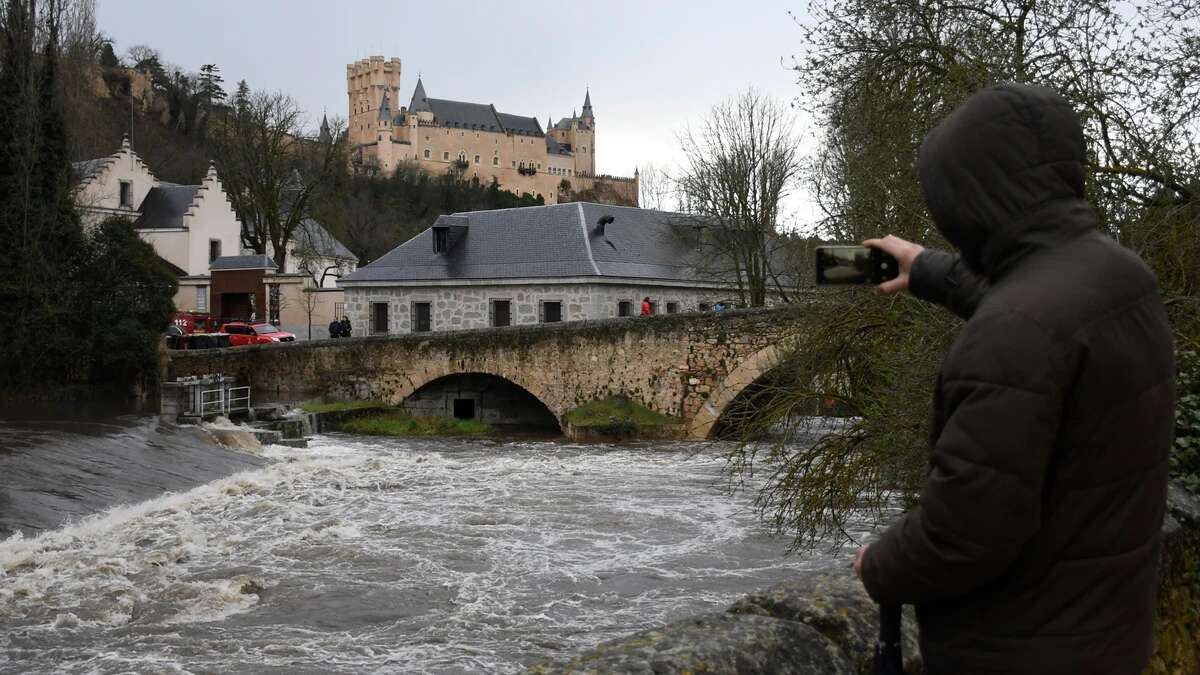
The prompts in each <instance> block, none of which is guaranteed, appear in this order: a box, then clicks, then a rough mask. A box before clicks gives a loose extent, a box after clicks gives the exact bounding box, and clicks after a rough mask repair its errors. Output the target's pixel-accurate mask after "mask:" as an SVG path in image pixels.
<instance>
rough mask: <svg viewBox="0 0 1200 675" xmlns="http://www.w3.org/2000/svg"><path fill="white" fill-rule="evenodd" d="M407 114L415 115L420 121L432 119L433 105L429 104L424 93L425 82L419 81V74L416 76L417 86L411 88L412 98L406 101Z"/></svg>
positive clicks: (430, 120)
mask: <svg viewBox="0 0 1200 675" xmlns="http://www.w3.org/2000/svg"><path fill="white" fill-rule="evenodd" d="M408 114H410V115H416V117H417V119H418V120H420V121H422V122H432V121H433V107H432V106H430V105H429V98H428V97H427V96H426V95H425V83H424V82H422V81H421V78H420V76H418V77H417V86H416V88H415V89H413V95H412V100H411V101H409V103H408Z"/></svg>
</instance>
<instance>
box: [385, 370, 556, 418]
mask: <svg viewBox="0 0 1200 675" xmlns="http://www.w3.org/2000/svg"><path fill="white" fill-rule="evenodd" d="M405 379H406V382H405V383H404V384H403V386H401V387H399V388H397V389H396V390H395V391H394V393H393V394H392V395H391V396H390V397H389V403H391V404H392V405H396V406H403V407H404V408H406V409H408V410H410V411H413V412H416V413H421V412H424V413H426V414H433V415H453V416H454V417H460V418H464V419H476V420H479V421H482V422H485V423H488V424H491V425H494V426H510V427H523V428H530V429H533V428H537V429H544V430H546V431H550V430H551V428H553V430H555V431H558V432H560V433H561V431H562V419H561V413H559V412H558V411H556V410H554V409H553V408H552V407H551V406H550V405H548V404H547V402H546V400H545V399H544V398H543V397H544V396H545V394H544V393H542V392H539V391H537V389H538V388H537V386H536V385H534V384H533V383H532V382H528V381H526V382H521V381H520V380H522V379H526V378H521V377H520V376H515V377H513V376H509V375H507V374H498V373H492V372H487V371H485V370H481V369H475V368H469V367H447V368H430V369H423V370H422V373H421V375H420V376H419V377H408V378H405Z"/></svg>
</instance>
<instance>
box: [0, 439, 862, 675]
mask: <svg viewBox="0 0 1200 675" xmlns="http://www.w3.org/2000/svg"><path fill="white" fill-rule="evenodd" d="M725 449H726V448H723V447H721V446H705V447H702V448H699V449H697V447H696V446H693V445H691V444H683V443H658V444H654V445H626V446H604V445H573V444H568V443H564V442H555V441H539V440H527V441H511V442H501V441H497V440H392V439H387V440H376V439H364V438H361V437H351V436H344V435H337V434H334V435H324V436H318V437H317V438H316V439H315V440H314V442H313V443H312V445H311V446H310V447H309V448H308V449H305V450H295V449H286V448H279V447H272V448H268V450H267V451H266V455H267V456H268V458H270V459H272V460H274V461H273V462H272V463H270V464H267V465H265V466H261V467H251V468H249V469H248V470H244V471H242V472H241V473H237V474H235V475H233V476H231V477H228V478H224V479H221V480H216V481H214V482H211V483H208V484H205V485H202V486H200V487H196V488H194V489H190V490H188V491H186V492H180V493H175V494H168V495H165V496H160V497H158V498H154V499H151V500H149V501H145V502H142V503H140V504H136V505H133V506H122V507H117V508H115V509H112V510H109V511H107V512H104V513H101V514H98V515H95V516H91V517H88V518H85V519H83V520H81V521H78V522H74V523H71V524H69V525H67V526H65V527H63V528H61V529H56V530H50V531H46V532H43V533H42V534H40V535H37V536H35V537H29V536H26V537H22V536H21V535H19V534H18V535H14V536H13V537H11V538H9V539H8V540H7V541H4V542H0V672H6V673H8V672H12V673H60V672H79V673H125V672H138V673H143V672H145V673H160V672H161V673H183V672H194V673H210V672H221V673H264V672H267V673H272V672H274V673H308V672H312V673H317V672H321V673H326V672H337V673H351V672H394V673H426V672H427V673H477V672H489V673H491V672H499V673H508V672H521V671H523V670H524V669H525V667H526V666H527V665H529V664H532V663H538V662H542V661H547V660H552V659H558V658H563V657H566V656H569V655H571V654H574V653H576V652H578V651H580V650H582V649H586V648H588V647H591V646H594V645H596V644H598V643H599V642H602V641H605V640H609V639H612V638H616V637H619V636H623V635H626V634H629V633H631V632H634V631H637V630H641V629H645V628H649V627H653V626H658V625H662V624H664V623H666V622H669V621H672V620H675V619H679V618H683V617H686V616H689V615H694V614H698V613H702V612H711V611H720V610H722V609H724V608H725V607H726V606H727V605H728V604H729V603H730V602H731V601H733V600H734V599H735V598H736V597H738V596H740V595H742V594H745V593H747V592H750V591H753V590H756V589H759V588H763V587H766V586H769V585H771V584H772V583H775V582H779V581H783V580H786V579H788V578H790V577H792V576H793V575H794V574H795V573H796V571H797V570H799V569H802V568H809V567H825V566H830V565H840V564H846V563H847V562H848V560H849V555H850V553H849V551H848V550H841V551H838V552H821V553H818V554H809V555H805V556H785V555H784V551H785V548H786V545H787V540H786V538H784V537H780V536H776V535H772V534H771V533H769V532H768V531H767V530H766V529H765V528H764V526H763V525H761V524H760V523H759V522H758V520H757V517H756V515H755V513H754V511H753V508H752V504H751V501H752V498H751V496H750V495H748V494H745V493H739V494H735V495H733V496H730V495H729V494H727V493H726V491H725V490H724V489H723V488H724V482H723V479H722V474H721V469H722V467H723V465H724V461H723V459H722V453H723V452H724V450H725Z"/></svg>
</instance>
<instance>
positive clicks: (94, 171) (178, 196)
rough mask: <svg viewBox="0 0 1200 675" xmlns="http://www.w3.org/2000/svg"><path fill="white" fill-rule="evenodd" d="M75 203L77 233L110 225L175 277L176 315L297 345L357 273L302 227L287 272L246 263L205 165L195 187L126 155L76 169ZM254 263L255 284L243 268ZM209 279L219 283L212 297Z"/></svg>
mask: <svg viewBox="0 0 1200 675" xmlns="http://www.w3.org/2000/svg"><path fill="white" fill-rule="evenodd" d="M75 171H76V173H77V174H78V177H79V184H78V186H77V188H76V192H75V199H76V203H77V204H78V206H79V208H80V211H81V214H82V220H83V223H84V226H85V227H94V226H95V225H97V224H98V223H99V222H101V221H102V220H104V219H106V218H109V217H113V216H117V217H123V218H126V219H128V220H129V221H130V222H131V223H132V226H133V228H134V229H135V230H137V232H138V234H139V235H140V236H141V237H142V239H144V240H145V241H147V242H148V243H150V244H151V245H152V246H154V250H155V251H156V252H157V253H158V255H159V256H160V257H161V258H163V259H164V260H166V261H167V262H168V263H170V264H171V265H172V267H173V268H174V269H175V270H176V272H177V274H178V280H179V290H178V292H177V293H176V295H175V307H176V308H177V309H178V310H179V311H181V312H198V313H211V314H213V315H214V316H215V317H216V318H217V319H219V320H233V319H249V318H250V315H251V314H253V315H254V318H256V319H257V320H260V321H261V320H270V321H272V322H273V323H276V324H278V325H280V326H281V327H283V328H284V329H286V330H292V331H293V332H296V333H297V335H298V336H300V337H304V336H306V335H307V330H306V328H307V324H308V322H309V321H310V320H311V321H312V322H313V323H314V324H315V325H317V326H320V327H321V330H320V331H314V337H316V336H317V335H318V334H319V335H321V336H324V335H327V332H326V331H325V330H324V328H323V327H324V325H325V324H327V323H328V322H329V320H330V319H332V318H333V317H334V315H335V314H336V313H338V312H340V311H341V310H342V302H343V298H342V295H343V294H342V293H341V292H340V291H339V290H338V289H337V279H338V276H339V275H341V274H346V273H349V272H352V271H353V270H354V269H355V268H356V266H357V260H356V259H355V258H354V255H353V254H352V253H351V252H350V251H349V250H347V249H346V247H345V246H343V245H342V244H341V242H338V241H337V240H336V239H335V238H334V237H333V236H331V235H330V234H329V232H327V231H326V230H325V228H323V227H321V225H320V224H319V223H317V222H316V221H314V220H311V219H307V220H306V221H305V222H304V224H303V225H302V227H301V228H299V230H298V232H297V234H296V238H295V240H294V241H293V242H292V243H291V245H290V246H289V255H288V260H287V263H286V269H284V270H282V271H280V270H278V269H277V268H276V265H275V263H274V262H273V261H272V260H271V259H270V256H253V255H252V253H253V252H252V251H249V250H247V249H245V248H244V247H243V246H242V223H241V222H240V221H239V220H238V217H237V214H236V213H235V212H234V210H233V206H232V204H231V203H230V201H229V199H228V197H227V196H226V193H225V189H224V187H223V186H222V185H221V180H220V177H219V176H218V175H217V170H216V168H215V167H214V166H212V165H210V166H209V168H208V172H207V173H206V175H205V177H204V180H203V181H201V183H200V184H199V185H176V184H174V183H167V182H165V181H160V180H159V179H158V178H157V177H155V175H154V174H153V173H152V172H151V171H150V169H149V168H148V167H147V166H146V165H145V163H143V162H142V160H141V158H140V157H138V155H137V153H136V152H134V151H133V148H132V147H130V144H129V139H128V138H126V139H125V140H124V141H123V142H122V144H121V149H120V150H118V151H117V152H116V153H114V154H112V155H110V156H108V157H104V158H101V159H94V160H89V161H85V162H78V163H76V164H75ZM251 258H253V259H254V269H255V270H258V274H257V275H247V274H245V272H246V271H247V270H246V269H244V267H245V266H244V265H243V264H241V263H242V261H244V260H248V259H251ZM214 275H216V276H217V277H220V278H219V280H218V283H217V284H216V286H217V287H218V291H217V293H216V294H215V295H214V292H213V286H214V283H213V282H214Z"/></svg>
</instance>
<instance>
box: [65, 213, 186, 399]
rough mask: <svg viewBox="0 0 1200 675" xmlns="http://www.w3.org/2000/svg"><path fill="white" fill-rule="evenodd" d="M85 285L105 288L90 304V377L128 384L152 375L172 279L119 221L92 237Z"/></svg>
mask: <svg viewBox="0 0 1200 675" xmlns="http://www.w3.org/2000/svg"><path fill="white" fill-rule="evenodd" d="M91 250H92V256H91V259H90V261H89V263H88V265H87V267H86V269H85V271H84V274H85V277H86V285H87V286H88V287H90V288H96V289H104V292H103V293H98V294H96V295H95V296H94V297H93V298H92V301H91V303H90V306H89V308H88V311H87V313H86V316H87V317H88V318H89V321H88V323H89V324H91V325H92V326H96V327H98V328H99V329H98V330H95V331H94V332H93V334H92V336H91V349H90V350H89V351H90V354H91V357H92V361H91V372H90V379H91V381H92V382H95V383H105V384H119V385H130V384H136V383H138V382H139V381H143V380H145V379H146V378H148V377H152V376H153V375H154V370H155V364H156V362H157V359H158V345H159V341H160V340H161V339H162V338H161V336H162V331H163V330H165V329H166V327H167V326H168V325H169V324H170V322H171V317H172V316H174V314H175V302H174V296H175V291H176V289H177V287H178V282H177V281H176V279H175V275H174V274H172V273H171V271H170V269H169V268H168V267H167V265H166V264H165V263H164V262H163V260H162V258H160V257H159V256H158V254H157V253H155V251H154V247H153V246H151V245H150V244H148V243H146V242H145V241H142V239H141V237H139V236H138V234H137V232H135V231H134V230H133V227H131V226H130V224H129V221H127V220H125V219H124V218H110V219H108V220H106V221H104V222H103V223H101V224H100V225H99V227H98V228H97V229H96V232H95V234H94V236H93V238H92V247H91Z"/></svg>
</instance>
